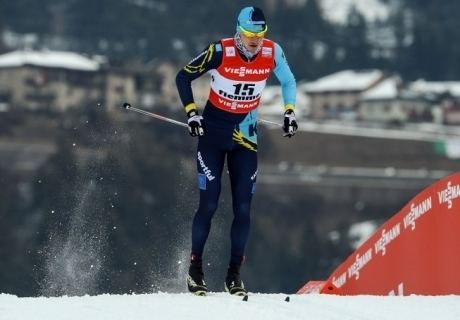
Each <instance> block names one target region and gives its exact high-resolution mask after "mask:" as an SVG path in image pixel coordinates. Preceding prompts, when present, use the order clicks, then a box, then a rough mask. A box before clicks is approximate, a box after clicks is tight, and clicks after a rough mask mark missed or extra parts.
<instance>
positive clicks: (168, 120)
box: [123, 102, 283, 127]
mask: <svg viewBox="0 0 460 320" xmlns="http://www.w3.org/2000/svg"><path fill="white" fill-rule="evenodd" d="M123 108H125V109H126V110H132V111H135V112H138V113H141V114H143V115H146V116H149V117H152V118H156V119H159V120H163V121H166V122H170V123H173V124H175V125H178V126H181V127H188V125H187V124H186V123H185V122H180V121H177V120H174V119H171V118H168V117H165V116H161V115H159V114H156V113H153V112H149V111H145V110H142V109H139V108H135V107H133V106H131V104H129V103H128V102H125V103H123ZM257 121H258V122H261V123H265V124H271V125H275V126H278V127H282V126H283V125H282V124H280V123H277V122H273V121H270V120H265V119H258V120H257Z"/></svg>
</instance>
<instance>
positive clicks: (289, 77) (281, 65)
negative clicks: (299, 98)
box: [273, 43, 296, 111]
mask: <svg viewBox="0 0 460 320" xmlns="http://www.w3.org/2000/svg"><path fill="white" fill-rule="evenodd" d="M273 71H274V73H275V75H276V77H277V78H278V80H279V82H280V83H281V92H282V95H283V100H284V110H285V111H287V110H294V106H295V101H296V81H295V78H294V75H293V74H292V72H291V69H290V68H289V65H288V63H287V60H286V56H285V55H284V52H283V49H281V47H280V45H278V44H277V43H275V69H274V70H273Z"/></svg>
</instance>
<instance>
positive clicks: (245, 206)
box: [227, 148, 257, 264]
mask: <svg viewBox="0 0 460 320" xmlns="http://www.w3.org/2000/svg"><path fill="white" fill-rule="evenodd" d="M227 163H228V171H229V174H230V182H231V188H232V201H233V214H234V218H233V223H232V229H231V242H232V249H231V260H230V262H231V263H234V264H241V262H242V260H243V257H244V249H245V246H246V242H247V239H248V236H249V227H250V209H251V200H252V194H253V193H254V190H255V183H256V176H257V152H255V151H251V150H248V149H246V148H237V149H235V150H233V151H232V152H230V153H229V155H228V160H227Z"/></svg>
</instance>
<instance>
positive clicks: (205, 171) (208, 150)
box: [192, 139, 225, 260]
mask: <svg viewBox="0 0 460 320" xmlns="http://www.w3.org/2000/svg"><path fill="white" fill-rule="evenodd" d="M224 162H225V152H224V151H223V150H221V149H220V148H216V145H214V144H211V143H209V142H207V139H200V141H199V143H198V151H197V169H198V186H199V188H200V203H199V207H198V210H197V212H196V214H195V217H194V219H193V225H192V260H194V259H195V260H201V257H202V254H203V250H204V246H205V243H206V240H207V238H208V235H209V231H210V229H211V220H212V217H213V215H214V213H215V212H216V209H217V203H218V199H219V194H220V190H221V174H222V168H223V165H224Z"/></svg>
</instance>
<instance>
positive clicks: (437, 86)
mask: <svg viewBox="0 0 460 320" xmlns="http://www.w3.org/2000/svg"><path fill="white" fill-rule="evenodd" d="M409 89H410V90H412V91H415V92H417V93H436V94H441V93H445V92H449V93H450V94H451V95H453V96H454V97H460V81H425V80H417V81H414V82H412V83H410V84H409Z"/></svg>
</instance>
